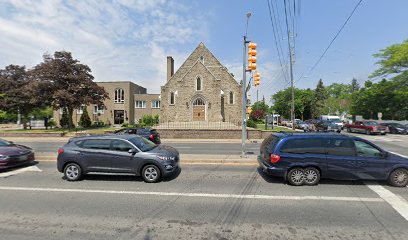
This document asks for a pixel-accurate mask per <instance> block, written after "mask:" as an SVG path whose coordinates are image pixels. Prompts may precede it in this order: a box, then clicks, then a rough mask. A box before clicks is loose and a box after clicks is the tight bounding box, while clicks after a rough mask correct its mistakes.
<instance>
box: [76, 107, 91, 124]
mask: <svg viewBox="0 0 408 240" xmlns="http://www.w3.org/2000/svg"><path fill="white" fill-rule="evenodd" d="M79 125H80V126H81V127H83V128H89V127H91V125H92V121H91V118H90V117H89V114H88V109H87V107H84V108H83V111H82V115H81V118H80V119H79Z"/></svg>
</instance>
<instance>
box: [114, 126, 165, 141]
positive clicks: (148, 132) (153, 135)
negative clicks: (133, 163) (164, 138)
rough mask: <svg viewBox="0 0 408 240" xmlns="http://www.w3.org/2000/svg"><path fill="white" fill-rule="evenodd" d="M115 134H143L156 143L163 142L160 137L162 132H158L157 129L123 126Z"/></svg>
mask: <svg viewBox="0 0 408 240" xmlns="http://www.w3.org/2000/svg"><path fill="white" fill-rule="evenodd" d="M114 134H120V135H123V134H125V135H126V134H136V135H139V136H142V137H144V138H146V139H148V140H150V141H152V142H154V143H156V144H160V143H161V139H160V134H159V133H158V132H157V130H156V129H150V128H122V129H119V130H116V131H115V132H114Z"/></svg>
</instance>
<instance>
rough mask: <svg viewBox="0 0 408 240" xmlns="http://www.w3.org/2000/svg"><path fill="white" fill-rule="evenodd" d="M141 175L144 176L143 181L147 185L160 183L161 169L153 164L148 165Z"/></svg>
mask: <svg viewBox="0 0 408 240" xmlns="http://www.w3.org/2000/svg"><path fill="white" fill-rule="evenodd" d="M141 175H142V178H143V181H145V182H147V183H155V182H158V181H159V180H160V177H161V173H160V169H159V168H158V167H157V166H155V165H153V164H149V165H146V166H145V167H144V168H143V170H142V174H141Z"/></svg>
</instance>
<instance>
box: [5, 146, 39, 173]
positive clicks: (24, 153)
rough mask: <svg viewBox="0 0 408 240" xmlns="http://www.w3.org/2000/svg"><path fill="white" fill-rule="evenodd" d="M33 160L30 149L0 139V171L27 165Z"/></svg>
mask: <svg viewBox="0 0 408 240" xmlns="http://www.w3.org/2000/svg"><path fill="white" fill-rule="evenodd" d="M34 160H35V157H34V152H33V150H32V149H31V148H29V147H26V146H23V145H19V144H15V143H13V142H9V141H6V140H4V139H0V169H1V170H3V169H7V168H12V167H17V166H21V165H25V164H28V163H30V162H33V161H34Z"/></svg>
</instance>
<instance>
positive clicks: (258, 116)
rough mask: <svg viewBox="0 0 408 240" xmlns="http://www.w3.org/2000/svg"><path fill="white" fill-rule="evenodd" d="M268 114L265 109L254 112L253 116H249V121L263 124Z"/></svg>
mask: <svg viewBox="0 0 408 240" xmlns="http://www.w3.org/2000/svg"><path fill="white" fill-rule="evenodd" d="M265 115H266V112H265V111H264V110H263V109H257V110H255V111H254V110H252V112H251V114H249V119H251V120H253V121H255V122H257V123H258V122H262V120H264V119H265Z"/></svg>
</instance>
